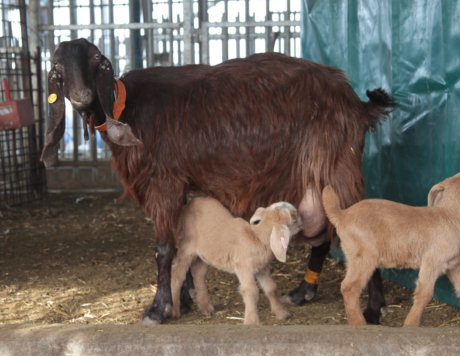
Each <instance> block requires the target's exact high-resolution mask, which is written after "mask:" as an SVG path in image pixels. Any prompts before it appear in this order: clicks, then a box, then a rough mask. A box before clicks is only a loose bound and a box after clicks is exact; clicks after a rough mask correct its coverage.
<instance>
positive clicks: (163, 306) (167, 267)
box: [142, 239, 175, 325]
mask: <svg viewBox="0 0 460 356" xmlns="http://www.w3.org/2000/svg"><path fill="white" fill-rule="evenodd" d="M171 240H172V239H171ZM174 250H175V248H174V246H173V244H172V243H164V244H159V245H158V246H157V251H156V261H157V266H158V287H157V293H156V294H155V298H154V299H153V302H152V304H150V305H149V306H148V307H147V309H146V311H145V312H144V315H143V317H142V323H143V324H144V325H152V324H159V323H162V322H163V320H164V317H165V312H169V309H170V308H171V305H172V296H171V264H172V260H173V257H174Z"/></svg>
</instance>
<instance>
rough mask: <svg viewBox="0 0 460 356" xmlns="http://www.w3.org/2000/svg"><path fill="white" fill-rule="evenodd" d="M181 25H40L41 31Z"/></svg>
mask: <svg viewBox="0 0 460 356" xmlns="http://www.w3.org/2000/svg"><path fill="white" fill-rule="evenodd" d="M181 27H182V24H180V23H173V22H163V23H139V22H134V23H125V24H113V23H112V24H89V25H40V26H39V30H40V31H63V30H140V29H149V28H171V29H179V28H181Z"/></svg>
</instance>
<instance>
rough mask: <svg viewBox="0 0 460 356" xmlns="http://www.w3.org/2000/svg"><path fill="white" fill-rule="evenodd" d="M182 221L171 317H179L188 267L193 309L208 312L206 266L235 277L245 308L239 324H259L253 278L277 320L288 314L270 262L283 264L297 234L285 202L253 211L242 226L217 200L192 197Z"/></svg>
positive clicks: (298, 222) (292, 212)
mask: <svg viewBox="0 0 460 356" xmlns="http://www.w3.org/2000/svg"><path fill="white" fill-rule="evenodd" d="M182 218H183V220H182V228H181V232H180V234H179V236H180V241H178V245H177V247H178V250H177V255H176V257H175V259H174V261H173V264H172V271H171V292H172V299H173V307H172V316H173V317H179V316H180V288H181V286H182V283H183V281H184V279H185V275H186V273H187V271H188V269H189V268H190V266H191V272H192V276H193V281H194V284H195V294H196V296H195V301H196V303H197V304H198V308H199V310H200V311H201V312H202V313H203V314H205V315H209V314H212V313H213V312H214V308H213V306H212V305H211V304H210V302H209V295H208V290H207V287H206V281H205V277H206V272H207V268H208V265H211V266H213V267H216V268H218V269H220V270H224V271H226V272H229V273H235V274H236V275H237V277H238V279H239V282H240V293H241V295H242V296H243V300H244V304H245V312H244V324H248V325H257V324H259V316H258V312H257V300H258V296H259V288H258V287H257V284H256V281H255V279H257V281H258V282H259V283H260V285H261V287H262V289H263V291H264V292H265V294H266V296H267V297H268V299H269V301H270V307H271V311H272V312H273V313H274V314H275V316H276V317H277V318H278V319H280V320H284V319H287V318H288V317H289V316H290V315H289V313H288V312H287V310H286V309H285V307H284V306H283V305H282V303H281V302H280V300H279V298H278V297H277V295H276V284H275V282H274V281H273V279H272V277H271V274H270V262H271V260H272V259H273V255H275V257H276V258H277V259H278V260H279V261H281V262H285V261H286V250H287V247H288V244H289V240H290V238H291V236H293V235H294V234H296V233H297V232H299V230H300V226H301V220H300V218H299V216H298V214H297V210H296V209H295V208H294V207H293V206H292V205H291V204H289V203H284V202H280V203H275V204H272V205H270V206H269V207H268V208H258V209H257V210H256V212H255V213H254V215H253V216H252V217H251V219H250V223H248V222H247V221H246V220H243V219H241V218H235V217H233V216H232V215H231V213H230V212H229V211H228V210H227V209H226V208H225V207H224V206H223V205H222V204H221V203H219V202H218V201H217V200H215V199H213V198H209V197H197V198H194V199H193V200H192V201H191V202H190V203H189V205H188V206H187V207H186V208H185V211H184V214H183V216H182Z"/></svg>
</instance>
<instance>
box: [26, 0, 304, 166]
mask: <svg viewBox="0 0 460 356" xmlns="http://www.w3.org/2000/svg"><path fill="white" fill-rule="evenodd" d="M40 4H41V5H40V7H39V8H37V9H36V11H34V10H33V9H32V12H33V13H35V12H36V13H39V14H40V17H39V18H38V19H37V23H38V30H37V32H36V33H38V34H39V37H38V38H37V42H38V43H39V44H40V45H41V47H42V57H43V69H44V75H45V74H46V73H47V71H48V70H49V69H50V62H49V59H50V56H51V55H52V53H53V51H54V49H55V46H56V45H57V44H58V43H59V42H61V41H65V40H70V39H76V38H80V37H84V38H87V39H88V40H90V41H91V42H93V43H95V44H96V45H97V46H98V47H99V49H101V51H102V52H103V53H104V54H105V55H106V56H107V57H108V58H109V59H110V61H111V63H112V65H113V68H114V71H115V73H116V74H117V75H121V74H122V73H124V72H126V71H128V70H130V69H134V68H142V67H148V66H158V65H167V66H171V65H172V66H176V65H183V64H189V63H205V64H211V65H213V64H217V63H220V62H222V61H224V60H226V59H230V58H237V57H245V56H247V55H249V54H252V53H257V52H266V51H277V52H282V53H285V54H288V55H291V56H294V57H298V56H300V54H301V53H300V1H298V0H184V1H178V0H152V1H141V0H94V1H91V0H78V1H76V0H54V1H53V0H45V1H43V0H42V1H41V2H40ZM37 7H38V6H37ZM67 107H68V111H67V118H66V132H65V136H64V139H63V141H62V144H61V150H60V154H59V159H60V165H61V167H62V166H65V165H67V166H73V167H81V166H92V167H94V166H98V167H100V166H104V164H107V163H106V162H107V160H108V158H109V156H110V152H109V151H108V149H107V147H106V146H105V145H104V144H103V142H102V140H101V139H100V137H99V136H96V137H95V138H94V137H93V138H91V139H90V141H88V142H85V141H84V140H83V135H82V129H81V122H82V121H81V120H80V119H78V118H76V117H75V114H74V113H73V112H72V110H71V107H70V105H67ZM97 135H99V134H97Z"/></svg>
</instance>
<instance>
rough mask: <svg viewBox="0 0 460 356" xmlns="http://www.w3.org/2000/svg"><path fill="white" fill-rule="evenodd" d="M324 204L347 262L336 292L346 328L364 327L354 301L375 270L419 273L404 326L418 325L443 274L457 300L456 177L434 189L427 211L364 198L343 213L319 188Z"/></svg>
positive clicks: (459, 221)
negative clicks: (446, 277)
mask: <svg viewBox="0 0 460 356" xmlns="http://www.w3.org/2000/svg"><path fill="white" fill-rule="evenodd" d="M323 204H324V209H325V210H326V214H327V216H328V217H329V219H330V220H331V222H332V223H333V224H334V226H335V227H336V229H337V233H338V235H339V237H340V240H341V245H342V249H343V253H344V255H345V258H346V263H347V273H346V275H345V278H344V280H343V282H342V285H341V291H342V294H343V300H344V303H345V311H346V314H347V318H348V323H349V324H351V325H363V324H365V320H364V317H363V314H362V313H361V309H360V305H359V304H360V303H359V296H360V294H361V291H362V289H363V287H364V286H365V285H366V283H367V281H368V280H369V278H370V276H371V274H372V272H373V271H374V270H375V268H377V267H385V268H417V269H418V268H420V272H419V276H418V281H417V288H416V289H415V293H414V304H413V305H412V308H411V309H410V311H409V314H408V315H407V317H406V320H405V321H404V325H415V326H416V325H419V324H420V320H421V317H422V312H423V309H424V308H425V306H426V305H427V304H428V302H429V301H430V300H431V298H432V297H433V292H434V285H435V282H436V280H437V279H438V277H439V276H440V275H441V274H443V273H447V276H448V277H449V279H450V281H451V282H452V284H453V285H454V287H455V292H456V294H457V297H459V298H460V215H459V211H460V174H456V175H455V176H453V177H450V178H447V179H445V180H444V181H442V182H440V183H438V184H436V185H434V186H433V187H432V188H431V190H430V192H429V193H428V206H426V207H414V206H409V205H405V204H400V203H396V202H392V201H389V200H384V199H366V200H363V201H360V202H359V203H356V204H354V205H352V206H351V207H349V208H348V209H344V210H342V209H341V208H340V201H339V198H338V196H337V195H336V194H335V192H334V190H333V189H332V187H326V188H324V191H323Z"/></svg>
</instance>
